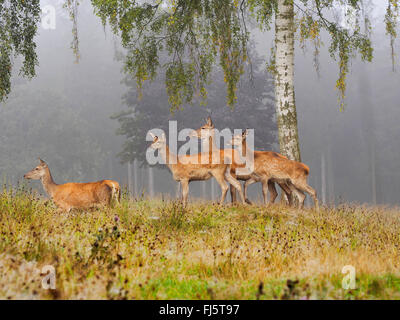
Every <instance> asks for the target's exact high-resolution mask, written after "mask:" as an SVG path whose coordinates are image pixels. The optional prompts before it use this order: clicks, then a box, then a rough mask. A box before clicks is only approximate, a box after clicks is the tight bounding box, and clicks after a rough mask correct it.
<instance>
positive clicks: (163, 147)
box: [150, 132, 245, 204]
mask: <svg viewBox="0 0 400 320" xmlns="http://www.w3.org/2000/svg"><path fill="white" fill-rule="evenodd" d="M150 135H151V137H152V138H153V143H152V144H151V146H150V147H151V148H153V149H155V150H159V152H160V154H161V156H162V158H163V160H164V161H165V163H166V165H167V166H168V168H169V169H170V170H171V173H172V176H173V179H174V180H175V181H179V182H180V184H181V187H182V201H183V203H184V204H187V199H188V195H189V183H190V182H191V181H204V180H208V179H210V178H211V177H214V178H215V179H216V180H217V182H218V184H219V185H220V187H221V192H222V193H221V199H220V204H222V203H224V201H225V197H226V193H227V192H228V189H229V187H228V183H227V182H229V183H230V184H232V185H233V186H234V187H235V188H236V189H237V190H238V192H239V195H240V198H241V200H242V203H245V201H244V195H243V190H242V185H241V184H240V182H239V181H237V180H236V179H235V178H234V177H232V175H231V174H230V165H229V164H225V163H218V164H216V162H214V163H213V161H207V162H208V163H202V160H203V159H205V158H204V157H207V158H208V156H209V155H208V154H201V153H198V154H194V155H186V154H185V155H180V156H176V155H175V154H173V153H172V152H171V150H170V149H169V147H168V145H167V142H166V139H165V134H164V133H163V134H162V136H161V137H157V136H155V135H154V134H152V133H151V132H150ZM170 159H177V161H176V163H172V161H170Z"/></svg>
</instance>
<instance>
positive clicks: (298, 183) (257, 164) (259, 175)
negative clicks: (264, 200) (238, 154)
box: [232, 129, 319, 211]
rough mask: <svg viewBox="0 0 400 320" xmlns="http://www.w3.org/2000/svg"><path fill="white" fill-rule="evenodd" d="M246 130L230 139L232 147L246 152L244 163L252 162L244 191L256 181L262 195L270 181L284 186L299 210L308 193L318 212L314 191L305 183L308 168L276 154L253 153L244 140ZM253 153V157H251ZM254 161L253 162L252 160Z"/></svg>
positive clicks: (246, 133) (308, 172)
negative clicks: (260, 187)
mask: <svg viewBox="0 0 400 320" xmlns="http://www.w3.org/2000/svg"><path fill="white" fill-rule="evenodd" d="M247 135H248V130H247V129H246V130H244V131H243V133H242V134H241V135H235V136H234V137H233V139H232V145H234V146H242V148H244V149H245V150H246V161H249V162H250V161H254V171H253V172H252V174H251V179H249V180H247V181H246V182H245V189H246V188H247V187H248V186H249V185H250V184H252V183H254V182H257V181H262V182H263V193H264V192H266V190H264V188H265V184H266V183H267V182H268V181H270V180H271V179H272V180H273V181H277V182H279V183H282V184H285V185H286V186H288V187H289V189H290V190H291V191H292V192H293V193H294V194H295V195H296V197H297V198H298V200H299V202H298V207H299V209H301V208H303V207H304V200H305V197H306V196H305V194H304V192H306V193H308V194H309V195H310V196H311V197H312V198H313V200H314V206H315V208H316V209H317V211H318V210H319V204H318V199H317V193H316V191H315V190H314V189H313V188H312V187H311V186H310V185H308V183H307V178H308V176H309V174H310V168H309V167H308V166H307V165H306V164H304V163H302V162H298V161H295V160H290V159H287V158H286V157H283V156H281V155H279V154H278V153H277V152H269V153H266V152H259V153H255V152H254V151H253V150H250V148H249V147H248V146H247V143H246V138H247ZM253 152H254V157H251V156H249V155H251V154H252V153H253ZM253 159H254V160H253Z"/></svg>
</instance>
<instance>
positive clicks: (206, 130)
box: [190, 116, 215, 140]
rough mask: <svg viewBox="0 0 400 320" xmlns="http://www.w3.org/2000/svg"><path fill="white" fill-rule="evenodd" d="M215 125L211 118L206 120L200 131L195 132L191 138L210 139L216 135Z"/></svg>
mask: <svg viewBox="0 0 400 320" xmlns="http://www.w3.org/2000/svg"><path fill="white" fill-rule="evenodd" d="M214 129H215V127H214V124H213V122H212V119H211V117H210V116H209V117H208V118H207V119H206V123H205V124H204V125H202V126H201V127H200V128H199V129H197V130H193V131H192V133H191V134H190V137H196V138H198V139H203V140H205V139H208V138H210V137H212V136H213V135H214Z"/></svg>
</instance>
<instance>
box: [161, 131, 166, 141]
mask: <svg viewBox="0 0 400 320" xmlns="http://www.w3.org/2000/svg"><path fill="white" fill-rule="evenodd" d="M161 140H162V141H165V133H164V132H163V133H162V134H161Z"/></svg>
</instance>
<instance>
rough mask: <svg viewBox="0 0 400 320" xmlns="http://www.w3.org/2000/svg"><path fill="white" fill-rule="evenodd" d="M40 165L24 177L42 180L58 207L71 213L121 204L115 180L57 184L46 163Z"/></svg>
mask: <svg viewBox="0 0 400 320" xmlns="http://www.w3.org/2000/svg"><path fill="white" fill-rule="evenodd" d="M39 161H40V164H39V165H38V166H37V167H35V168H34V169H33V170H31V171H29V172H28V173H27V174H25V175H24V178H25V179H32V180H40V181H41V182H42V185H43V188H44V190H45V191H46V193H47V194H48V195H49V196H50V198H51V199H52V200H53V201H54V203H55V204H56V206H57V207H58V208H59V209H60V210H62V211H66V212H69V211H71V210H72V209H86V208H91V207H95V206H111V204H112V201H113V199H115V200H116V201H117V202H120V199H121V190H120V187H119V183H118V182H116V181H113V180H102V181H98V182H89V183H65V184H56V183H55V182H54V180H53V177H52V176H51V172H50V169H49V167H48V165H47V163H46V162H44V161H43V160H41V159H39Z"/></svg>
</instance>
